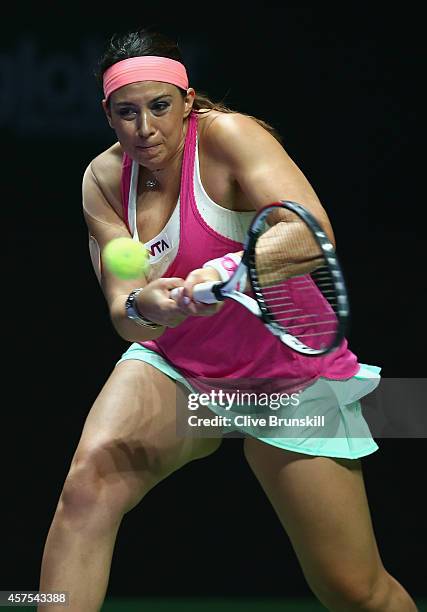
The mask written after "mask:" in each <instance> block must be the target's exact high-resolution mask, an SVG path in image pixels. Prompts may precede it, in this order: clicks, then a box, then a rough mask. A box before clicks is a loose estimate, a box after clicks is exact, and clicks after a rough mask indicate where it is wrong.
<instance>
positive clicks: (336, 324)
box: [244, 200, 350, 357]
mask: <svg viewBox="0 0 427 612" xmlns="http://www.w3.org/2000/svg"><path fill="white" fill-rule="evenodd" d="M266 223H267V224H268V225H269V227H268V231H265V230H266ZM244 258H245V263H246V266H247V268H248V277H249V281H250V285H251V288H252V293H253V297H254V299H255V300H256V301H257V303H258V306H259V308H260V311H261V315H260V318H261V319H262V320H263V321H264V323H265V324H266V325H267V326H268V327H269V328H270V330H271V331H272V332H273V333H274V334H275V335H277V336H278V337H279V338H280V339H281V341H282V342H283V343H284V344H286V345H287V346H289V347H290V348H292V349H294V350H296V351H297V352H299V353H301V354H303V355H307V356H314V357H315V356H319V355H324V354H326V353H329V352H331V351H333V350H335V349H336V348H337V347H338V346H339V345H340V344H341V342H342V340H343V339H344V337H345V333H346V331H347V329H348V324H349V318H350V308H349V302H348V296H347V290H346V285H345V281H344V277H343V273H342V270H341V266H340V264H339V261H338V258H337V255H336V252H335V249H334V247H333V245H332V243H331V241H330V240H329V238H328V236H327V235H326V233H325V231H324V230H323V228H322V227H321V226H320V224H319V223H318V221H317V220H316V219H315V217H314V216H313V215H312V213H310V212H309V211H308V210H307V209H306V208H304V207H303V206H301V205H300V204H298V203H297V202H292V201H290V200H282V201H280V202H275V203H273V204H270V205H268V206H266V207H264V208H263V209H261V210H260V211H259V212H258V213H257V215H256V216H255V217H254V219H253V221H252V224H251V227H250V229H249V232H248V239H247V243H246V250H245V254H244Z"/></svg>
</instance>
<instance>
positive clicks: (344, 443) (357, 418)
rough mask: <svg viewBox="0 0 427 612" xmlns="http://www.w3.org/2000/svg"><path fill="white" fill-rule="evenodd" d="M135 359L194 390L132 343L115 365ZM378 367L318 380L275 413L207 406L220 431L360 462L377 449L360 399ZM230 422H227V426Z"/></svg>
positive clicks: (267, 409) (267, 408)
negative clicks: (295, 399) (293, 403)
mask: <svg viewBox="0 0 427 612" xmlns="http://www.w3.org/2000/svg"><path fill="white" fill-rule="evenodd" d="M127 359H137V360H139V361H144V362H145V363H149V364H150V365H152V366H153V367H155V368H157V369H158V370H160V371H161V372H163V373H164V374H166V375H167V376H169V377H170V378H171V379H173V380H175V381H177V382H179V383H181V384H183V385H184V386H185V387H186V388H187V389H188V390H189V391H190V393H195V392H196V390H195V389H194V387H193V386H192V385H191V384H190V383H189V382H188V380H187V379H186V378H185V377H184V376H183V375H182V374H181V373H180V372H179V371H178V370H177V369H176V368H175V367H173V366H172V365H171V364H170V363H169V362H168V361H167V360H166V359H164V358H163V357H162V356H161V355H159V354H158V353H156V352H155V351H152V350H150V349H147V348H146V347H144V346H141V345H140V344H138V343H133V344H131V345H130V347H129V348H128V349H127V351H126V352H125V353H123V355H122V357H121V358H120V360H119V361H118V362H117V363H121V362H122V361H125V360H127ZM380 370H381V368H379V367H377V366H371V365H366V364H360V369H359V371H358V373H357V374H356V375H355V376H353V377H352V378H349V379H347V380H330V379H327V378H319V379H318V380H317V381H316V382H314V383H313V384H312V385H310V386H309V387H308V388H306V389H304V391H302V392H301V393H300V395H299V396H298V403H297V404H296V405H289V404H288V405H286V406H280V407H279V408H277V407H276V405H275V408H274V409H272V408H271V407H270V406H263V407H260V406H259V405H257V406H253V405H252V406H250V405H240V406H238V405H233V406H232V407H231V408H230V407H227V408H224V407H222V406H220V405H218V403H215V404H208V408H209V409H210V410H211V411H212V412H213V413H215V414H216V415H218V417H222V420H221V421H222V422H221V425H222V428H221V430H222V433H223V434H227V433H232V432H235V435H237V434H236V432H238V433H240V434H242V436H246V435H247V436H252V437H255V438H258V439H259V440H261V441H262V442H265V443H267V444H272V445H273V446H277V447H279V448H283V449H286V450H290V451H294V452H299V453H304V454H307V455H318V456H323V457H339V458H345V459H358V458H359V457H364V456H365V455H370V454H371V453H373V452H375V451H376V450H378V445H377V444H376V443H375V441H374V439H373V438H372V435H371V432H370V430H369V426H368V424H367V422H366V420H365V418H364V416H363V414H362V406H361V404H360V399H361V398H362V397H364V396H365V395H367V394H368V393H370V392H371V391H373V390H374V389H375V388H376V387H377V386H378V385H379V382H380V379H381V377H380V374H379V373H380ZM224 423H226V424H224Z"/></svg>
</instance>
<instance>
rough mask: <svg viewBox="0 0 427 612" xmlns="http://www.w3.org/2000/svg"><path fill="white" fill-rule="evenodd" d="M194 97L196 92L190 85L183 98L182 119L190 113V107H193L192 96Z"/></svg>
mask: <svg viewBox="0 0 427 612" xmlns="http://www.w3.org/2000/svg"><path fill="white" fill-rule="evenodd" d="M195 97H196V92H195V91H194V89H193V88H192V87H190V88H189V89H187V95H186V96H185V98H184V119H186V118H187V117H188V115H189V114H190V113H191V109H192V108H193V103H194V98H195Z"/></svg>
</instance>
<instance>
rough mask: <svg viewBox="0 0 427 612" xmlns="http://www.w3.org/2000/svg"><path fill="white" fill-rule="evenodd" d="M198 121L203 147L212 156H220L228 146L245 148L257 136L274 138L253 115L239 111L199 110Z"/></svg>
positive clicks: (257, 137) (256, 138)
mask: <svg viewBox="0 0 427 612" xmlns="http://www.w3.org/2000/svg"><path fill="white" fill-rule="evenodd" d="M199 123H200V129H199V133H200V140H201V142H202V145H203V149H204V150H205V152H206V153H207V154H209V155H210V156H212V157H218V158H221V157H222V156H223V155H224V153H226V152H227V151H229V150H230V148H231V149H234V148H236V149H238V148H240V147H243V148H245V147H246V146H247V145H248V144H251V145H253V143H254V142H255V141H256V140H258V139H259V138H261V139H265V138H266V139H272V140H275V139H274V137H273V136H272V134H271V133H269V132H268V131H267V130H266V129H265V128H264V127H263V126H262V125H261V124H260V123H259V122H258V121H257V120H256V119H255V118H254V117H251V116H250V115H245V114H243V113H239V112H221V111H215V110H211V111H209V112H206V113H204V112H201V113H200V114H199Z"/></svg>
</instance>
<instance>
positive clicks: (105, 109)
mask: <svg viewBox="0 0 427 612" xmlns="http://www.w3.org/2000/svg"><path fill="white" fill-rule="evenodd" d="M101 104H102V108H103V109H104V113H105V116H106V117H107V121H108V125H109V126H110V128H112V127H113V125H112V123H111V112H110V108H109V106H108V104H107V100H102V102H101Z"/></svg>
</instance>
